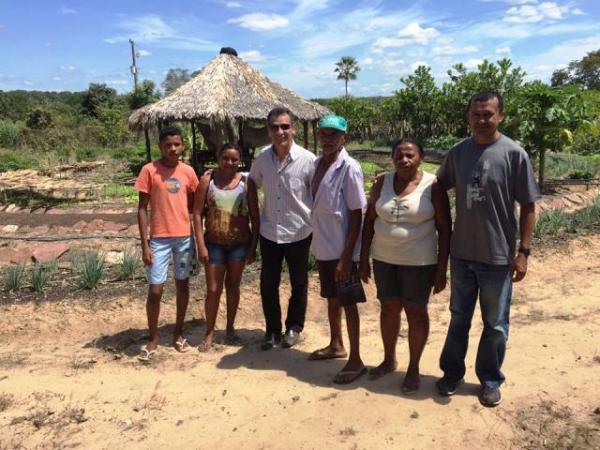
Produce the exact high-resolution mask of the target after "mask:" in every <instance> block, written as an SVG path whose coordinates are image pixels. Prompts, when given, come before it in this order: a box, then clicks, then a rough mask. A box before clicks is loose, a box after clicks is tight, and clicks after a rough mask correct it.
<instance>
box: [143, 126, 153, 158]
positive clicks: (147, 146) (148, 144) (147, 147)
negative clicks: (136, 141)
mask: <svg viewBox="0 0 600 450" xmlns="http://www.w3.org/2000/svg"><path fill="white" fill-rule="evenodd" d="M144 139H145V141H146V162H150V161H152V149H151V147H150V136H149V135H148V128H144Z"/></svg>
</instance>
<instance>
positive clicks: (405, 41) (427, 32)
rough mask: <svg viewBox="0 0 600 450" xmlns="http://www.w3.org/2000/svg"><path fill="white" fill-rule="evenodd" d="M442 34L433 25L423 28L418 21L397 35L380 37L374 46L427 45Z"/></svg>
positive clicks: (379, 47) (375, 47) (378, 48)
mask: <svg viewBox="0 0 600 450" xmlns="http://www.w3.org/2000/svg"><path fill="white" fill-rule="evenodd" d="M439 36H440V32H439V31H438V30H436V29H435V28H433V27H429V28H421V26H420V25H419V24H418V22H411V23H409V24H408V25H407V26H406V27H405V28H403V29H402V30H400V31H399V32H398V34H397V37H391V38H390V37H380V38H378V39H377V40H376V41H375V43H374V44H373V48H374V49H377V50H381V49H384V48H389V47H403V46H405V45H409V44H419V45H427V44H428V43H429V41H430V40H431V39H434V38H437V37H439Z"/></svg>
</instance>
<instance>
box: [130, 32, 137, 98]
mask: <svg viewBox="0 0 600 450" xmlns="http://www.w3.org/2000/svg"><path fill="white" fill-rule="evenodd" d="M129 43H130V44H131V62H132V63H131V68H130V69H131V74H132V75H133V86H134V88H136V89H137V85H138V74H137V66H136V64H135V42H133V39H129Z"/></svg>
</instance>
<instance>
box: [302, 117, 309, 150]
mask: <svg viewBox="0 0 600 450" xmlns="http://www.w3.org/2000/svg"><path fill="white" fill-rule="evenodd" d="M302 128H304V148H308V121H307V120H303V121H302Z"/></svg>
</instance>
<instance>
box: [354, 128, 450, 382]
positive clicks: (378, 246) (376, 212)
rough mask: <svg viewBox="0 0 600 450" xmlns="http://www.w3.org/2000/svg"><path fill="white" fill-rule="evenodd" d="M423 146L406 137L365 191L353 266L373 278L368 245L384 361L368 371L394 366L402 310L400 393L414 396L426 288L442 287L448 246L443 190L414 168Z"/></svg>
mask: <svg viewBox="0 0 600 450" xmlns="http://www.w3.org/2000/svg"><path fill="white" fill-rule="evenodd" d="M423 156H424V154H423V147H422V146H421V144H419V143H418V142H417V141H415V140H412V139H408V138H405V139H401V140H399V141H397V142H395V143H394V144H393V146H392V160H393V162H394V166H395V169H396V170H395V171H394V172H389V173H385V174H383V175H380V176H379V177H378V178H377V180H376V182H375V184H374V185H373V188H372V190H371V198H370V199H369V205H368V209H367V213H366V215H365V219H364V225H363V235H362V246H361V254H360V268H359V272H360V275H361V278H362V280H363V281H364V282H366V283H368V280H369V278H370V277H371V266H370V263H369V249H371V252H372V257H373V272H374V276H375V285H376V287H377V298H379V300H380V301H381V316H380V320H381V336H382V339H383V347H384V359H383V362H382V363H381V364H380V365H379V366H377V367H375V368H373V369H371V371H370V377H371V378H372V379H375V378H379V377H381V376H383V375H385V374H387V373H390V372H393V371H394V370H395V369H396V366H397V362H396V341H397V339H398V332H399V331H400V312H401V311H402V309H404V310H405V312H406V317H407V319H408V328H409V330H408V345H409V352H410V361H409V364H408V369H407V371H406V376H405V378H404V381H403V382H402V387H401V389H402V392H403V393H405V394H412V393H414V392H416V391H417V390H418V388H419V385H420V373H419V361H420V359H421V354H422V353H423V349H424V347H425V343H426V342H427V336H428V334H429V315H428V313H427V302H428V301H429V295H430V293H431V288H432V287H433V292H434V293H438V292H440V291H442V290H443V289H444V288H445V287H446V270H447V267H448V255H449V252H450V230H451V219H450V206H449V203H448V195H447V193H446V191H445V190H444V189H441V188H440V187H439V185H438V184H437V179H436V177H435V175H432V174H429V173H427V172H423V171H422V170H419V165H420V164H421V161H422V160H423Z"/></svg>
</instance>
